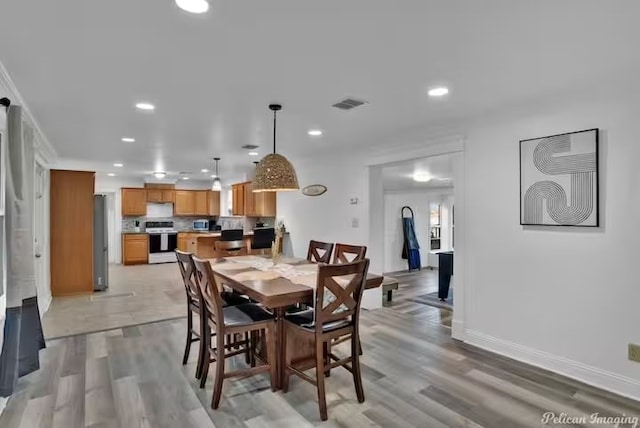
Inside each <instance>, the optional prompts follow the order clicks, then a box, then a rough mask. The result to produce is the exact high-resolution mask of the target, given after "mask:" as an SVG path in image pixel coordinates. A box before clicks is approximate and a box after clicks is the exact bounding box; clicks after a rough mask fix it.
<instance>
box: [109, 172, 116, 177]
mask: <svg viewBox="0 0 640 428" xmlns="http://www.w3.org/2000/svg"><path fill="white" fill-rule="evenodd" d="M107 175H108V176H109V177H115V176H116V175H115V174H114V173H113V172H110V173H109V174H107Z"/></svg>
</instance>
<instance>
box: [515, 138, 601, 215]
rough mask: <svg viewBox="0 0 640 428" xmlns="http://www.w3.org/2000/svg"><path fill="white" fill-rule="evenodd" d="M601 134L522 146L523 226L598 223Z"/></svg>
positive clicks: (555, 139) (550, 139) (521, 206)
mask: <svg viewBox="0 0 640 428" xmlns="http://www.w3.org/2000/svg"><path fill="white" fill-rule="evenodd" d="M598 217H599V216H598V130H597V129H590V130H587V131H580V132H572V133H568V134H560V135H552V136H550V137H544V138H536V139H531V140H522V141H520V224H523V225H551V226H592V227H597V226H598V225H599V224H598Z"/></svg>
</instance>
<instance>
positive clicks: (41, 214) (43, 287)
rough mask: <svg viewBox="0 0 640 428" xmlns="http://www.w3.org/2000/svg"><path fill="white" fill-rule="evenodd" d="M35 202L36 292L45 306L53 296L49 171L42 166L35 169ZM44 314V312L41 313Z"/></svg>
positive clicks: (39, 300) (38, 165) (39, 301)
mask: <svg viewBox="0 0 640 428" xmlns="http://www.w3.org/2000/svg"><path fill="white" fill-rule="evenodd" d="M34 184H35V201H34V206H33V211H34V228H33V231H34V244H35V245H34V252H35V262H36V290H37V293H38V303H39V304H40V305H45V304H46V303H47V300H48V299H49V295H50V294H51V290H50V289H49V284H48V281H47V264H46V260H47V239H46V238H47V237H46V224H45V222H46V213H47V205H46V189H47V171H46V170H45V169H44V168H43V167H42V166H41V165H40V164H36V167H35V177H34ZM41 312H42V311H41Z"/></svg>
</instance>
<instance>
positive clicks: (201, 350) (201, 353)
mask: <svg viewBox="0 0 640 428" xmlns="http://www.w3.org/2000/svg"><path fill="white" fill-rule="evenodd" d="M198 318H199V320H200V340H199V341H198V344H199V347H198V365H197V366H196V379H200V378H201V377H202V369H203V366H204V364H205V361H206V360H205V357H204V354H205V349H206V341H205V337H204V331H205V327H204V326H203V324H202V315H201V314H198Z"/></svg>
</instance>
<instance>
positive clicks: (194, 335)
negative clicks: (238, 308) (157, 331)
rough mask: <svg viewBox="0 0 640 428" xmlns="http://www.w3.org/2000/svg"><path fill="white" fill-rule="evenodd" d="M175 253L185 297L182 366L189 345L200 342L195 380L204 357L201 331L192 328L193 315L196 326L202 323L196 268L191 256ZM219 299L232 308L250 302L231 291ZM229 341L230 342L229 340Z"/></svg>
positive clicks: (187, 356) (185, 359) (184, 362)
mask: <svg viewBox="0 0 640 428" xmlns="http://www.w3.org/2000/svg"><path fill="white" fill-rule="evenodd" d="M175 253H176V258H177V260H178V268H179V269H180V274H181V275H182V282H183V283H184V288H185V292H186V295H187V341H186V342H187V343H186V345H185V348H184V356H183V357H182V365H185V364H187V361H188V360H189V353H190V352H191V344H192V343H193V342H200V349H199V350H198V363H197V365H196V378H197V379H200V374H201V373H202V361H203V355H204V347H203V346H202V340H201V336H200V332H201V331H202V330H201V329H199V330H197V331H196V330H195V329H194V328H193V321H194V317H193V314H196V318H195V319H196V322H197V323H198V325H199V326H200V325H201V323H202V320H201V316H202V311H201V309H200V308H201V307H202V305H201V304H200V290H199V288H198V285H197V284H196V281H195V273H196V266H195V264H194V262H193V254H191V253H187V252H184V251H180V250H175ZM220 297H221V298H222V305H223V306H233V305H241V304H244V303H250V300H249V299H248V298H246V297H244V296H242V295H240V294H238V293H234V292H232V291H223V292H222V293H221V296H220ZM229 339H230V340H231V338H229Z"/></svg>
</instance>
